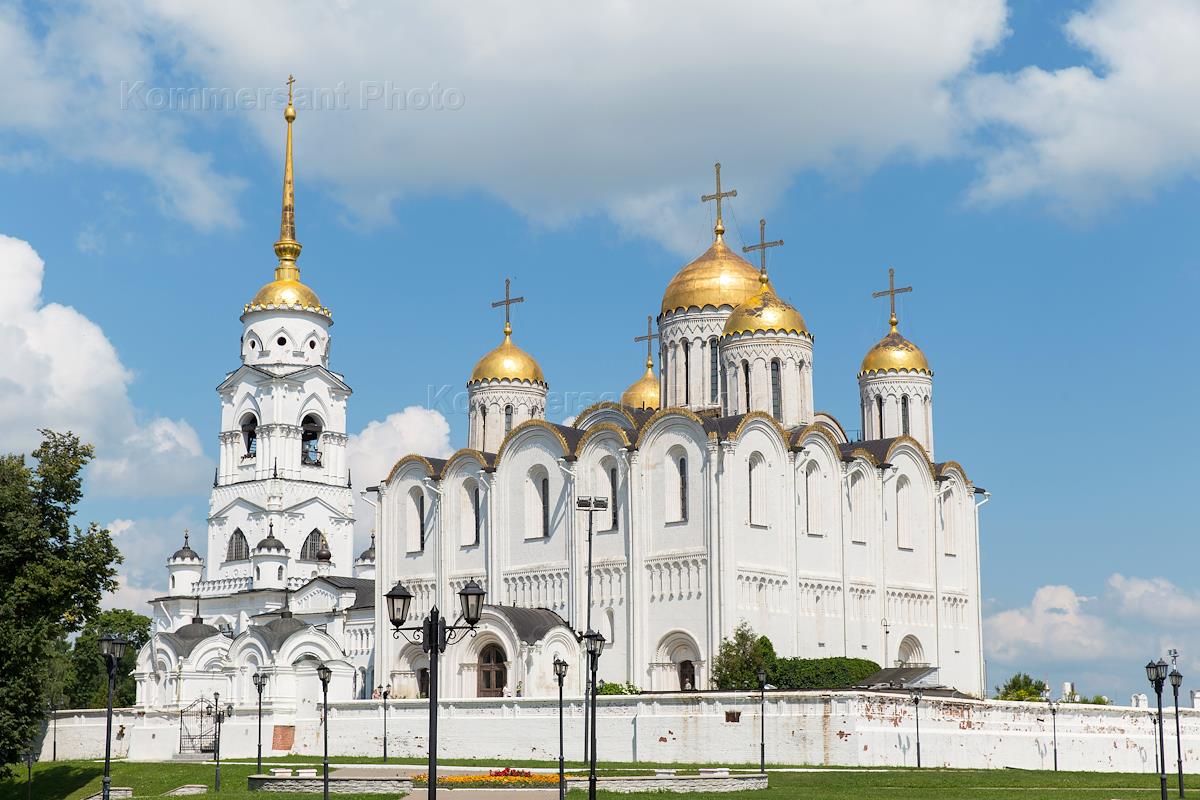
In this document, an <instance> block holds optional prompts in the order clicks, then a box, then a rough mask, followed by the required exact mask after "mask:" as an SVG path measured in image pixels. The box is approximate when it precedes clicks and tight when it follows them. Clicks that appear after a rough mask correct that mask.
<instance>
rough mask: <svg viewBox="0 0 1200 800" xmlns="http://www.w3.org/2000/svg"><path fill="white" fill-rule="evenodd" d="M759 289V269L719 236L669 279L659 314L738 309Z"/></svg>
mask: <svg viewBox="0 0 1200 800" xmlns="http://www.w3.org/2000/svg"><path fill="white" fill-rule="evenodd" d="M758 289H759V285H758V270H757V269H755V268H754V266H753V265H751V263H750V262H749V261H747V260H746V259H744V258H742V257H741V256H739V255H738V254H737V253H735V252H733V251H732V250H730V249H729V248H728V247H727V246H726V245H725V241H724V238H723V237H720V236H718V237H717V240H716V241H715V242H713V245H712V247H710V248H708V249H707V250H705V251H704V254H703V255H701V256H700V257H699V258H697V259H696V260H695V261H693V262H692V263H690V264H688V265H687V266H686V267H684V268H683V269H681V270H679V272H677V273H676V274H675V277H674V278H671V282H670V283H668V284H667V290H666V292H664V293H663V300H662V312H663V313H664V314H666V313H667V312H668V311H680V310H684V309H688V308H691V307H693V306H695V307H696V308H704V307H705V306H712V307H713V308H720V307H721V306H737V305H739V304H741V303H742V302H743V301H744V300H745V299H746V298H747V297H750V296H751V295H753V294H755V293H756V292H758Z"/></svg>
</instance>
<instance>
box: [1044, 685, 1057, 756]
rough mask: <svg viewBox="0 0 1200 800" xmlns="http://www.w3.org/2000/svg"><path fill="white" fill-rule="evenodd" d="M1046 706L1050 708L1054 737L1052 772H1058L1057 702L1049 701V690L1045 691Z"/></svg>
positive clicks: (1051, 727)
mask: <svg viewBox="0 0 1200 800" xmlns="http://www.w3.org/2000/svg"><path fill="white" fill-rule="evenodd" d="M1046 705H1047V706H1049V707H1050V730H1051V731H1052V732H1053V735H1054V771H1055V772H1058V701H1057V700H1051V699H1050V690H1049V689H1047V690H1046Z"/></svg>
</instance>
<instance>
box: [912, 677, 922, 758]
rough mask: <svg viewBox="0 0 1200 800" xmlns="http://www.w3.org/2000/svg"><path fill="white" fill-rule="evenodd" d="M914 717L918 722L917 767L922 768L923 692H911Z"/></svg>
mask: <svg viewBox="0 0 1200 800" xmlns="http://www.w3.org/2000/svg"><path fill="white" fill-rule="evenodd" d="M910 697H911V698H912V704H913V718H914V719H915V720H916V723H917V769H920V768H921V693H920V692H911V693H910Z"/></svg>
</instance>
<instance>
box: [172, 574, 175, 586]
mask: <svg viewBox="0 0 1200 800" xmlns="http://www.w3.org/2000/svg"><path fill="white" fill-rule="evenodd" d="M171 588H172V589H174V588H175V576H174V575H172V576H171Z"/></svg>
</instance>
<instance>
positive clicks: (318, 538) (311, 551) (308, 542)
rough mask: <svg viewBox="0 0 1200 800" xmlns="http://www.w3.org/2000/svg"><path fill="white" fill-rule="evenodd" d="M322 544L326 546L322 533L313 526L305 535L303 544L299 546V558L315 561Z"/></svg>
mask: <svg viewBox="0 0 1200 800" xmlns="http://www.w3.org/2000/svg"><path fill="white" fill-rule="evenodd" d="M323 545H325V546H327V542H326V541H325V537H324V535H322V533H321V532H320V531H319V530H317V529H316V528H313V529H312V531H311V532H309V534H308V536H307V537H305V539H304V546H303V547H301V548H300V558H301V559H304V560H307V561H316V560H317V553H318V552H320V550H321V547H322V546H323Z"/></svg>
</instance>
